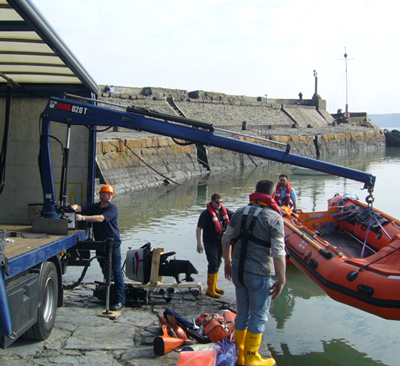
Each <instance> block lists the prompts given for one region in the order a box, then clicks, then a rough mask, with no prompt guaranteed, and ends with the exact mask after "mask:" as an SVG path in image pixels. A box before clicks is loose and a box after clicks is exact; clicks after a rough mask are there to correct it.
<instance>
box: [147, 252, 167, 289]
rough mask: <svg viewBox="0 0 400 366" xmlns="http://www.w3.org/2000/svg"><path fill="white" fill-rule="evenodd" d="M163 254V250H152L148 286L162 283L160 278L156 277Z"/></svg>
mask: <svg viewBox="0 0 400 366" xmlns="http://www.w3.org/2000/svg"><path fill="white" fill-rule="evenodd" d="M163 253H164V248H156V249H154V250H153V257H152V261H151V272H150V284H151V285H152V286H156V285H157V284H158V283H162V276H159V275H158V271H159V268H160V256H161V254H163Z"/></svg>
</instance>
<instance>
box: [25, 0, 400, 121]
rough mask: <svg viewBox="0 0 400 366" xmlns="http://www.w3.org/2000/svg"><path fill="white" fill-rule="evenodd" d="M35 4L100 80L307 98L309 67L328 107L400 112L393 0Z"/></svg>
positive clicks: (60, 0) (47, 0) (311, 87)
mask: <svg viewBox="0 0 400 366" xmlns="http://www.w3.org/2000/svg"><path fill="white" fill-rule="evenodd" d="M33 3H34V4H35V6H36V7H37V8H38V10H39V11H40V12H41V13H42V15H44V17H45V18H46V20H47V21H48V22H49V24H50V25H51V27H52V28H53V29H54V30H55V32H56V33H57V34H58V35H59V36H60V37H61V39H62V40H63V41H64V43H65V44H66V45H67V46H68V48H69V49H70V50H71V51H72V53H73V54H74V55H75V56H76V57H77V59H78V60H79V61H80V63H81V64H82V65H83V66H84V68H85V69H86V70H87V71H88V73H89V74H90V75H91V76H92V77H93V78H94V80H95V81H96V82H97V83H98V84H100V85H105V84H110V85H111V84H113V85H115V86H130V87H162V88H170V89H183V90H187V91H194V90H204V91H213V92H220V93H225V94H233V95H247V96H255V97H257V96H265V94H267V96H268V98H290V99H293V98H298V95H299V93H300V92H301V93H302V94H303V98H304V99H311V98H312V96H313V94H314V92H315V77H314V70H315V71H316V73H317V92H318V94H319V95H320V96H321V97H322V98H323V99H325V100H326V101H327V110H328V111H329V112H330V113H335V112H336V111H337V109H338V108H341V109H343V110H345V105H346V95H347V102H348V108H349V112H367V113H369V114H387V113H400V105H399V98H400V77H399V72H398V64H399V60H400V27H399V26H398V19H397V18H398V14H397V10H396V9H395V8H394V7H393V4H394V3H393V0H379V1H375V0H335V1H321V0H302V1H299V0H246V1H244V0H240V1H239V0H202V1H193V0H140V1H139V0H112V1H110V0H107V1H105V0H57V1H54V0H33ZM345 52H346V54H347V62H346V61H345V57H344V54H345ZM346 65H347V73H346ZM346 75H347V77H346ZM346 80H347V83H346ZM346 90H347V93H346Z"/></svg>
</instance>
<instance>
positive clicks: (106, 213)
mask: <svg viewBox="0 0 400 366" xmlns="http://www.w3.org/2000/svg"><path fill="white" fill-rule="evenodd" d="M99 194H100V202H97V203H91V204H88V205H84V206H82V207H81V206H79V205H72V206H71V207H72V208H73V209H74V210H76V211H78V212H80V214H77V215H76V220H77V221H88V222H92V223H93V234H94V239H95V240H96V241H103V240H106V239H108V238H113V239H114V249H113V252H112V273H113V277H114V284H115V293H116V301H115V304H113V305H112V306H110V310H113V311H115V310H120V309H121V308H122V307H123V305H124V304H125V282H124V275H123V273H122V268H121V238H120V233H119V228H118V207H117V206H116V205H114V204H113V203H111V200H112V198H113V195H114V189H113V187H112V186H111V185H110V184H107V185H105V186H103V187H102V188H101V189H100V192H99ZM96 255H97V256H99V257H103V258H98V261H99V264H100V267H101V269H102V271H103V273H105V264H106V261H105V259H104V256H105V255H106V253H104V252H99V251H98V252H96Z"/></svg>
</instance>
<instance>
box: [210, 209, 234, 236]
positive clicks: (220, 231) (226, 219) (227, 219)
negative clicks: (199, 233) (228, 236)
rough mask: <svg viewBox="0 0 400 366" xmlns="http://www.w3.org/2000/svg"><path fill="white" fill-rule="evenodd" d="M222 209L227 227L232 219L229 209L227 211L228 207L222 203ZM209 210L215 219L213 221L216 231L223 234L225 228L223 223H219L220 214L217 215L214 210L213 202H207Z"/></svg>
mask: <svg viewBox="0 0 400 366" xmlns="http://www.w3.org/2000/svg"><path fill="white" fill-rule="evenodd" d="M220 210H221V212H222V218H223V219H224V221H225V227H228V224H229V221H230V220H229V215H228V211H227V210H226V208H225V207H224V206H222V205H221V208H220ZM207 211H208V212H209V213H210V215H211V218H212V221H213V223H214V228H215V231H216V232H217V233H218V234H222V233H223V232H224V230H222V227H221V224H220V223H219V220H218V215H217V213H216V212H215V211H214V209H213V207H212V204H211V202H209V203H207Z"/></svg>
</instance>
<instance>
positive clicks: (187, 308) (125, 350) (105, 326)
mask: <svg viewBox="0 0 400 366" xmlns="http://www.w3.org/2000/svg"><path fill="white" fill-rule="evenodd" d="M94 288H95V285H94V284H92V283H84V284H82V285H80V286H79V287H77V288H75V289H74V290H68V291H66V292H65V295H64V299H65V300H64V306H63V307H61V308H58V310H57V317H56V323H55V326H54V329H53V332H52V333H51V335H50V337H49V338H48V339H46V340H45V341H39V342H35V341H31V340H26V339H23V338H20V339H18V340H17V341H15V342H14V343H13V344H12V345H10V346H9V347H8V348H7V349H0V364H3V365H7V366H22V365H32V366H33V365H41V366H50V365H63V366H65V365H70V366H78V365H79V366H82V365H85V366H86V365H87V366H92V365H93V366H99V365H110V366H117V365H124V366H145V365H146V366H147V365H151V366H162V365H171V366H172V365H176V363H177V360H178V357H179V352H178V350H175V351H172V352H170V353H168V354H166V355H164V356H156V355H155V354H154V350H153V340H154V338H155V337H156V336H158V335H161V334H162V332H161V329H160V327H159V322H158V317H157V313H158V312H159V311H160V310H161V311H163V310H164V309H166V308H169V309H172V310H174V311H175V312H177V313H178V314H179V315H181V316H183V317H184V318H186V319H188V320H190V319H191V318H197V317H198V316H199V315H201V314H202V313H205V312H207V313H215V312H218V311H219V309H220V307H221V305H222V304H221V303H220V302H217V301H215V300H214V299H211V298H209V297H206V296H205V295H201V296H200V298H198V299H197V298H195V297H194V296H193V295H192V294H191V293H190V292H187V291H186V292H179V293H174V294H172V295H171V298H172V300H171V302H169V303H167V302H166V301H165V300H163V299H156V300H151V299H150V302H149V303H148V304H146V305H143V306H142V307H125V308H123V309H122V311H121V315H120V316H119V317H118V318H117V319H115V320H110V319H108V318H104V317H100V316H99V314H101V313H102V312H103V311H104V309H105V306H104V303H102V302H101V301H100V300H98V299H97V298H95V297H93V289H94ZM221 300H224V298H223V297H222V298H221ZM225 300H226V301H229V302H230V301H231V300H232V299H225ZM232 307H233V309H234V304H233V305H232ZM261 351H262V352H261V353H262V354H264V355H265V356H268V355H270V354H269V351H268V346H267V344H266V343H263V345H262V350H261Z"/></svg>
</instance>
